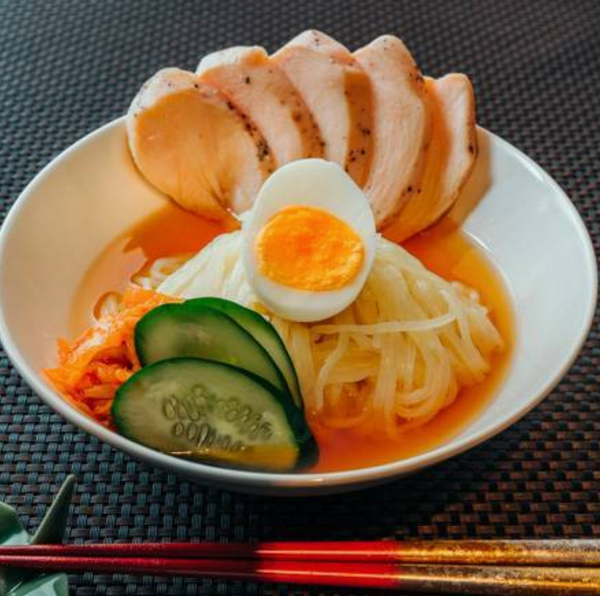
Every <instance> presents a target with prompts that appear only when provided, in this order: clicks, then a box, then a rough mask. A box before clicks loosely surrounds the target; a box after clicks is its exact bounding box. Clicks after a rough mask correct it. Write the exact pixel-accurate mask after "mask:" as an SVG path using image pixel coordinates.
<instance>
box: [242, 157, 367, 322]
mask: <svg viewBox="0 0 600 596" xmlns="http://www.w3.org/2000/svg"><path fill="white" fill-rule="evenodd" d="M242 231H243V235H244V256H243V258H244V266H245V269H246V275H247V277H248V280H249V282H250V284H251V286H252V288H253V289H254V292H255V293H256V295H257V296H258V298H259V299H260V300H261V301H262V302H263V303H264V304H265V306H267V307H268V308H269V309H271V310H272V311H273V312H274V313H275V314H277V315H279V316H281V317H283V318H285V319H288V320H291V321H301V322H310V321H319V320H322V319H326V318H328V317H331V316H333V315H335V314H337V313H339V312H340V311H342V310H343V309H344V308H346V307H347V306H348V305H349V304H351V303H352V302H353V301H354V300H355V299H356V297H357V296H358V294H359V292H360V291H361V289H362V287H363V285H364V283H365V281H366V279H367V276H368V274H369V272H370V270H371V267H372V265H373V259H374V257H375V240H376V230H375V221H374V219H373V213H372V211H371V207H370V204H369V201H368V199H367V197H366V196H365V194H364V193H363V191H362V190H361V189H360V188H359V187H358V186H357V185H356V184H355V183H354V181H353V180H352V178H350V176H348V174H347V173H346V172H345V171H344V170H343V169H342V168H341V167H340V166H339V165H337V164H335V163H332V162H328V161H325V160H322V159H303V160H299V161H294V162H291V163H288V164H286V165H285V166H283V167H281V168H279V169H278V170H277V171H276V172H275V173H274V174H272V175H271V176H270V177H269V179H268V180H267V181H266V182H265V183H264V184H263V186H262V188H261V190H260V192H259V193H258V196H257V198H256V201H255V202H254V207H253V208H252V211H250V212H249V213H248V214H247V216H246V218H244V224H243V228H242Z"/></svg>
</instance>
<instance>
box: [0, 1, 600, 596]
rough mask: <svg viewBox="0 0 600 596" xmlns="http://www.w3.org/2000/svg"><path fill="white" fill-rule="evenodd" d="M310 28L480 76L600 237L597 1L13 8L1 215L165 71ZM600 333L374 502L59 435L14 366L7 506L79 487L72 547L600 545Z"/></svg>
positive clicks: (4, 396) (3, 470) (1, 395)
mask: <svg viewBox="0 0 600 596" xmlns="http://www.w3.org/2000/svg"><path fill="white" fill-rule="evenodd" d="M308 27H316V28H319V29H322V30H324V31H326V32H328V33H330V34H332V35H333V36H335V37H337V38H338V39H340V40H341V41H342V42H344V43H346V44H347V45H349V46H350V47H351V48H354V47H358V46H359V45H361V44H364V43H367V42H368V41H370V40H371V39H373V38H374V37H376V36H378V35H380V34H382V33H384V32H386V33H387V32H389V33H395V34H397V35H399V36H400V37H402V38H403V39H404V40H405V41H406V43H407V45H408V46H409V47H410V48H411V49H412V50H413V52H414V54H415V57H416V59H417V61H418V63H419V64H420V66H421V68H422V70H423V71H424V72H425V73H427V74H429V75H434V76H437V75H441V74H443V73H446V72H449V71H452V70H457V71H464V72H466V73H469V74H470V75H471V76H472V78H473V81H474V84H475V87H476V90H477V97H478V102H479V122H480V123H481V124H482V125H484V126H486V127H488V128H490V129H491V130H493V131H494V132H496V133H498V134H500V135H501V136H503V137H504V138H505V139H507V140H508V141H510V142H511V143H513V144H515V145H516V146H517V147H519V148H521V149H522V150H524V151H525V152H526V153H528V154H529V155H530V156H532V157H533V158H534V159H535V160H537V161H538V162H539V163H540V164H541V165H542V166H543V167H544V168H546V170H547V171H548V172H550V174H551V175H552V176H554V178H555V179H556V180H557V181H558V182H559V183H560V184H561V186H562V187H563V188H564V189H565V190H566V191H567V193H568V194H569V196H570V197H571V199H572V200H573V202H574V203H575V205H576V206H577V208H578V209H579V212H580V213H581V214H582V216H583V218H584V219H585V221H586V224H587V226H588V229H589V230H590V232H591V234H592V236H593V238H594V243H595V244H596V247H597V246H598V241H599V239H600V189H599V187H598V170H599V168H600V158H599V155H598V148H599V147H600V125H599V123H598V122H599V116H600V108H599V107H598V97H600V34H599V31H600V4H598V2H597V1H595V0H591V1H589V2H583V1H579V2H564V1H563V0H560V1H544V2H542V1H537V0H536V1H531V2H529V1H523V0H518V1H516V2H498V1H484V2H479V1H475V0H473V1H472V2H454V1H453V2H447V1H446V0H439V1H423V2H412V1H407V2H391V1H390V2H383V1H382V2H374V1H369V0H361V1H360V2H356V1H354V0H341V1H332V0H327V1H326V0H322V1H319V2H300V1H290V2H287V1H282V0H269V1H267V2H251V1H248V0H241V1H239V2H226V1H223V0H220V1H214V2H212V1H210V2H209V1H206V2H205V1H195V2H194V1H191V2H185V3H184V2H173V1H170V2H166V1H156V2H154V1H147V2H141V1H139V2H137V1H130V2H119V1H117V0H114V1H113V0H111V1H104V0H93V1H87V2H76V1H72V2H60V1H53V2H47V1H44V0H39V1H28V2H27V1H24V0H23V1H17V0H13V1H8V0H3V1H0V211H1V214H2V216H4V214H5V213H6V211H7V210H8V208H9V207H10V205H11V203H12V202H13V201H14V200H15V199H16V198H17V196H18V194H19V193H20V192H21V190H22V189H23V187H24V186H25V184H26V183H27V182H28V181H29V180H30V179H31V178H32V177H33V175H34V174H35V173H36V172H37V171H38V170H39V169H40V168H41V167H42V166H43V165H44V164H46V163H47V162H48V161H49V160H50V159H51V158H52V157H53V156H55V155H56V154H57V153H58V152H59V151H61V150H62V149H63V148H65V147H67V146H68V145H70V144H71V143H72V142H74V141H75V140H76V139H78V138H79V137H81V136H82V135H83V134H84V133H87V132H89V131H91V130H93V129H94V128H96V127H98V126H100V125H101V124H103V123H105V122H107V121H109V120H111V119H113V118H115V117H117V116H119V115H120V114H122V113H123V111H124V110H125V109H126V107H127V105H128V102H129V101H130V99H131V98H132V97H133V95H134V94H135V93H136V91H137V89H138V88H139V86H140V85H141V83H142V82H143V81H144V80H145V79H147V78H148V77H149V76H150V75H151V74H152V73H154V72H155V71H156V70H157V69H159V68H160V67H163V66H166V65H178V66H181V67H184V68H193V67H194V66H195V64H196V63H197V61H198V59H199V57H200V56H202V55H203V54H204V53H206V52H207V51H209V50H213V49H217V48H221V47H224V46H229V45H244V44H246V45H248V44H263V45H265V46H266V47H267V48H268V49H275V48H277V47H278V46H279V45H280V44H282V43H284V42H285V41H286V40H287V39H289V38H290V37H292V36H293V35H295V34H296V33H298V32H300V31H301V30H303V29H305V28H308ZM599 371H600V338H599V334H598V325H597V323H595V326H594V328H593V330H592V334H591V336H590V338H589V340H588V342H587V344H586V346H585V347H584V349H583V352H582V353H581V355H580V357H579V359H578V360H577V362H576V364H575V365H574V366H573V367H572V369H571V370H570V372H569V374H568V375H567V376H566V377H565V378H564V380H563V381H562V383H561V384H560V385H559V386H558V387H557V389H556V390H555V391H554V392H553V393H552V394H551V395H550V396H549V397H548V398H547V399H546V400H545V401H544V402H543V403H542V404H541V405H540V406H539V407H538V408H537V409H536V410H535V411H534V412H532V413H531V414H529V415H528V416H527V417H526V418H525V419H523V420H521V421H520V422H519V423H518V424H515V425H514V426H513V427H512V428H511V429H510V430H507V431H506V432H504V433H502V434H501V435H500V436H498V437H496V438H495V439H493V440H491V441H488V442H487V443H485V444H484V445H482V446H481V447H479V448H477V449H474V450H473V451H470V452H469V453H467V454H465V455H463V456H461V457H458V458H455V459H453V460H452V461H450V462H447V463H445V464H442V465H439V466H437V467H436V468H434V469H432V470H429V471H426V472H424V473H421V474H418V475H416V476H414V477H411V478H409V479H406V480H401V481H397V482H395V483H390V484H388V485H386V486H384V487H381V488H378V489H375V490H366V491H362V492H359V493H354V494H349V495H344V496H336V497H327V498H313V499H275V498H262V497H253V496H246V495H240V494H233V493H228V492H222V491H219V490H216V489H214V488H207V487H203V486H200V485H195V484H192V483H189V482H187V481H184V480H181V479H179V478H177V477H175V476H172V475H168V474H166V473H164V472H162V471H159V470H155V469H152V468H149V467H147V466H145V465H142V464H141V463H139V462H137V461H134V460H132V459H130V458H129V457H127V456H125V455H123V454H122V453H118V452H116V451H114V450H113V449H111V448H109V447H108V446H107V445H103V444H100V443H99V442H98V441H96V440H95V439H93V438H91V437H90V436H88V435H86V434H84V433H82V432H79V431H78V430H76V429H75V428H74V427H72V426H70V425H68V424H65V422H64V421H63V420H62V419H61V418H60V416H58V415H56V414H54V413H52V412H51V411H50V409H49V408H47V407H46V406H44V405H42V403H41V402H40V400H39V398H38V397H37V396H36V395H34V394H33V393H32V391H31V390H30V389H29V388H28V387H27V386H26V385H25V384H24V383H23V381H22V380H21V379H20V377H19V375H18V374H17V373H16V372H15V371H14V369H13V368H12V367H11V366H10V364H9V362H8V360H7V359H6V357H4V355H2V359H1V361H0V400H1V403H0V498H3V499H5V500H6V501H7V502H8V503H10V504H12V505H14V506H16V507H17V508H18V510H19V511H20V513H21V515H22V517H23V520H24V522H25V523H27V524H28V525H29V527H30V528H33V527H34V526H35V525H36V524H37V523H38V521H39V519H40V517H41V515H42V514H43V512H44V511H45V509H46V506H47V505H48V503H49V500H50V498H51V494H52V493H53V492H54V490H55V488H56V486H57V485H58V484H59V483H60V481H61V480H62V479H63V478H64V476H65V475H66V474H67V473H68V472H73V473H75V474H76V475H77V477H78V485H77V493H76V496H75V503H74V508H73V515H72V518H71V525H70V528H69V536H68V538H69V540H72V541H79V540H133V539H146V540H157V539H170V540H189V539H208V540H217V539H221V540H251V539H270V540H273V539H309V538H329V539H353V538H354V539H358V538H363V539H369V538H381V537H392V536H396V537H397V538H410V537H421V538H435V537H452V538H463V537H481V538H489V537H532V536H537V537H583V536H587V537H590V536H594V535H595V536H597V537H600V469H599V465H598V456H599V454H600V446H599V443H600V399H599V398H600V395H599V385H600V372H599ZM72 580H73V585H74V586H75V589H74V590H73V593H76V594H78V595H85V594H92V593H94V594H95V593H98V594H223V595H225V594H258V593H267V594H271V593H277V594H287V593H290V594H305V593H306V594H323V593H325V594H333V593H336V592H335V591H327V590H326V591H324V592H323V591H320V590H313V591H304V590H303V589H287V588H286V587H285V586H279V587H273V586H264V587H259V586H256V585H245V584H238V583H233V582H232V583H218V582H210V581H199V582H198V581H192V580H183V579H173V580H165V579H155V578H130V577H122V576H114V577H113V576H96V577H92V576H91V575H82V576H73V578H72Z"/></svg>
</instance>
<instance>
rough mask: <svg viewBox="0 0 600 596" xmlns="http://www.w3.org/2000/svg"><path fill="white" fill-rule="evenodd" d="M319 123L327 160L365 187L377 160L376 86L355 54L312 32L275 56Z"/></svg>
mask: <svg viewBox="0 0 600 596" xmlns="http://www.w3.org/2000/svg"><path fill="white" fill-rule="evenodd" d="M271 60H272V61H273V62H275V64H277V65H278V66H279V67H280V68H281V69H282V70H283V71H284V72H285V74H286V75H287V76H288V78H289V79H290V81H291V82H292V83H293V84H294V86H295V87H296V89H297V90H298V92H299V93H300V95H301V96H302V98H303V99H304V102H305V103H306V105H307V106H308V109H309V110H310V111H311V113H312V115H313V117H314V119H315V120H316V122H317V124H318V126H319V130H320V131H321V136H322V138H323V141H324V143H325V147H324V152H325V155H324V156H325V159H327V160H329V161H334V162H336V163H338V164H340V165H341V166H342V167H343V168H345V169H346V171H347V172H348V173H349V174H350V176H352V178H353V179H354V181H355V182H356V183H357V184H358V185H359V186H362V185H363V184H364V183H365V182H366V179H367V175H368V169H369V165H370V160H371V142H372V136H371V128H372V109H371V87H370V83H369V79H368V77H367V75H366V74H365V73H364V72H363V70H362V68H361V67H360V66H359V65H358V63H357V62H356V60H355V59H354V57H353V56H352V54H351V53H350V52H349V51H348V50H347V49H346V48H345V47H344V46H343V45H342V44H341V43H338V42H337V41H336V40H335V39H332V38H331V37H329V36H327V35H325V34H324V33H321V32H320V31H315V30H309V31H305V32H304V33H301V34H300V35H298V36H297V37H295V38H294V39H292V40H291V41H290V42H288V43H287V44H286V45H285V46H283V47H282V48H281V49H279V50H278V51H277V52H275V54H273V55H272V56H271Z"/></svg>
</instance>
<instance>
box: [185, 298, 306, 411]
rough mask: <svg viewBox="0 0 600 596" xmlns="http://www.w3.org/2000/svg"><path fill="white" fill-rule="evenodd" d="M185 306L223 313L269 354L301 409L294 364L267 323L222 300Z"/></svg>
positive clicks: (196, 301) (249, 312) (274, 331)
mask: <svg viewBox="0 0 600 596" xmlns="http://www.w3.org/2000/svg"><path fill="white" fill-rule="evenodd" d="M186 304H197V305H199V306H208V307H209V308H213V309H215V310H218V311H220V312H223V313H225V314H226V315H227V316H229V317H231V318H232V319H233V320H234V321H235V322H236V323H237V324H238V325H240V326H241V327H243V328H244V329H245V330H246V331H247V332H248V333H249V334H250V335H252V337H254V339H255V340H256V341H257V342H258V343H259V344H260V345H261V346H262V347H263V348H264V349H265V350H266V351H267V352H268V353H269V356H271V358H272V359H273V362H275V364H276V365H277V367H278V368H279V370H280V371H281V374H282V375H283V377H284V378H285V382H286V383H287V386H288V389H289V392H290V394H291V395H292V397H293V398H294V401H295V402H296V405H297V406H298V407H300V408H302V407H303V405H304V402H303V401H302V393H301V391H300V383H299V382H298V376H297V375H296V369H295V368H294V363H293V362H292V359H291V358H290V355H289V353H288V351H287V348H286V347H285V344H284V343H283V341H282V340H281V337H280V336H279V333H278V332H277V330H276V329H275V327H273V325H271V323H269V321H267V320H265V318H264V317H262V316H261V315H260V314H258V313H257V312H255V311H253V310H250V309H249V308H246V307H244V306H241V305H240V304H237V303H236V302H232V301H231V300H224V299H222V298H212V297H206V298H194V299H192V300H188V301H187V302H186Z"/></svg>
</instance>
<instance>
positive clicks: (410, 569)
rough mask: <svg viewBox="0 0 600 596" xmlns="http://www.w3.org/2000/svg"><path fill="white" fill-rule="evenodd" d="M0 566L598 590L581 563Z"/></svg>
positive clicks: (64, 560)
mask: <svg viewBox="0 0 600 596" xmlns="http://www.w3.org/2000/svg"><path fill="white" fill-rule="evenodd" d="M0 566H11V567H17V568H27V569H37V570H45V571H50V570H52V571H56V570H58V571H63V572H96V573H125V574H135V575H159V576H170V575H182V576H183V575H185V576H192V577H203V578H216V579H229V580H246V581H259V582H270V583H271V582H272V583H290V584H304V585H320V586H337V587H350V588H371V589H372V588H383V589H387V590H393V591H397V592H419V593H425V594H427V593H429V594H432V593H453V594H463V595H465V596H466V595H468V594H486V595H488V596H512V595H515V594H528V595H531V596H533V595H535V596H558V595H560V596H567V595H569V596H587V595H592V594H593V595H595V596H597V595H598V593H600V569H594V568H584V567H567V568H559V567H498V566H472V565H406V566H404V565H397V564H393V563H357V562H352V563H350V562H346V563H340V562H336V561H326V562H323V561H269V560H251V559H242V560H239V559H192V558H187V559H184V558H162V557H121V558H115V557H66V556H43V557H40V556H31V555H30V556H27V555H0Z"/></svg>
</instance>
